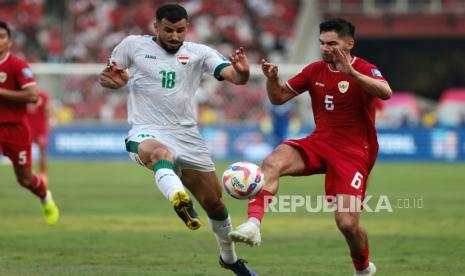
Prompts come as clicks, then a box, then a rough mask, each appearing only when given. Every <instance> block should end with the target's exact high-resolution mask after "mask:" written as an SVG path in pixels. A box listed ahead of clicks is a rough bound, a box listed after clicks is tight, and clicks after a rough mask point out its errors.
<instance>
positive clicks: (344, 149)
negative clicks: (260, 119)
mask: <svg viewBox="0 0 465 276" xmlns="http://www.w3.org/2000/svg"><path fill="white" fill-rule="evenodd" d="M354 34H355V27H354V26H353V25H352V24H351V23H350V22H347V21H346V20H343V19H333V20H329V21H326V22H323V23H321V24H320V51H321V54H322V57H323V60H322V61H317V62H314V63H311V64H310V65H308V66H307V67H305V68H304V69H303V70H302V71H301V72H300V73H299V74H297V75H296V76H295V77H293V78H291V79H290V80H289V81H287V82H286V83H285V84H281V83H280V81H279V77H278V67H277V66H276V65H275V64H271V63H268V62H266V61H265V60H263V61H262V70H263V73H264V75H265V76H266V78H267V82H266V88H267V92H268V97H269V99H270V100H271V102H272V103H273V104H277V105H280V104H284V103H286V102H287V101H289V100H290V99H292V98H294V97H295V96H297V95H299V94H301V93H304V92H305V91H308V92H309V94H310V96H311V98H312V109H313V114H314V118H315V124H316V128H315V130H314V131H313V133H311V134H310V135H309V136H307V137H305V138H303V139H297V140H288V141H285V142H284V143H283V144H281V145H279V146H278V147H277V148H276V149H275V150H274V151H273V152H272V153H271V154H270V155H269V156H267V157H266V159H265V160H264V161H263V164H262V170H263V173H264V175H265V180H266V184H265V187H264V189H263V190H262V191H261V192H260V193H259V194H258V195H257V197H256V198H254V199H252V200H251V201H249V206H248V207H249V208H248V217H249V219H248V221H247V222H246V223H244V224H242V225H240V226H239V227H237V229H236V230H234V231H232V232H231V233H230V235H229V237H230V238H231V239H232V240H234V241H237V242H245V243H247V244H249V245H258V244H259V243H260V242H261V238H260V231H259V227H260V223H261V221H262V218H263V216H264V212H265V208H266V205H267V203H269V201H270V200H271V196H272V195H274V194H276V193H277V191H278V186H279V178H280V177H281V176H284V175H292V176H300V175H312V174H321V173H324V174H325V175H326V179H325V191H326V196H327V197H328V198H331V199H334V200H336V203H337V204H335V206H336V211H335V220H336V224H337V226H338V228H339V230H340V231H341V233H342V234H343V235H344V237H345V239H346V241H347V243H348V245H349V248H350V254H351V257H352V262H353V264H354V267H355V274H354V275H374V273H375V272H376V268H375V266H374V264H373V263H371V262H369V259H368V238H367V232H366V231H365V229H364V228H363V227H362V226H361V225H360V222H359V218H360V209H361V208H360V207H361V202H362V200H363V198H364V196H365V191H366V182H367V179H368V176H369V174H370V171H371V169H372V168H373V165H374V163H375V160H376V156H377V154H378V142H377V137H376V129H375V125H374V122H375V104H374V101H375V99H376V98H380V99H383V100H385V99H389V98H390V97H391V94H392V91H391V88H390V87H389V84H388V83H387V82H386V80H385V79H384V78H383V77H382V75H381V73H380V71H379V70H378V68H376V67H375V66H374V65H372V64H370V63H368V62H367V61H365V60H363V59H361V58H358V57H355V56H352V55H351V54H350V51H351V49H352V48H353V47H354ZM354 203H356V204H354ZM351 204H352V205H351ZM350 207H352V208H350ZM354 207H355V208H354Z"/></svg>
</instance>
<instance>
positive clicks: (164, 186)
mask: <svg viewBox="0 0 465 276" xmlns="http://www.w3.org/2000/svg"><path fill="white" fill-rule="evenodd" d="M155 183H157V186H158V189H160V192H161V193H162V194H163V195H164V196H165V197H166V198H167V199H168V200H169V201H170V202H171V201H172V200H173V196H174V194H175V193H176V192H179V191H183V192H185V191H186V190H185V189H184V186H183V185H182V182H181V179H179V177H178V176H177V175H176V173H174V171H173V170H172V169H167V168H161V169H158V170H157V171H156V172H155Z"/></svg>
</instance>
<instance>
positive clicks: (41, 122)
mask: <svg viewBox="0 0 465 276" xmlns="http://www.w3.org/2000/svg"><path fill="white" fill-rule="evenodd" d="M47 105H48V95H47V93H45V92H43V91H39V100H37V102H36V103H28V104H27V119H28V122H29V126H30V128H31V132H32V133H33V135H32V136H35V135H34V134H39V133H46V132H47V130H48V118H47Z"/></svg>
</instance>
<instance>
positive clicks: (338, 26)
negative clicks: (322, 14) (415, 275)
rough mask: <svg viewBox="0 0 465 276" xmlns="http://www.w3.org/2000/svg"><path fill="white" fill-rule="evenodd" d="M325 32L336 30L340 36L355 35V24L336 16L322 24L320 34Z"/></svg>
mask: <svg viewBox="0 0 465 276" xmlns="http://www.w3.org/2000/svg"><path fill="white" fill-rule="evenodd" d="M324 32H336V33H337V34H338V35H339V37H344V36H350V37H352V38H354V37H355V26H354V25H353V24H352V23H350V22H349V21H347V20H345V19H342V18H334V19H330V20H327V21H324V22H322V23H321V24H320V34H321V33H324Z"/></svg>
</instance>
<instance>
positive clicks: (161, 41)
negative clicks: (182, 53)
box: [160, 39, 183, 54]
mask: <svg viewBox="0 0 465 276" xmlns="http://www.w3.org/2000/svg"><path fill="white" fill-rule="evenodd" d="M182 43H183V42H182V41H181V43H179V46H178V47H176V48H170V47H169V46H168V44H167V43H165V41H163V40H161V39H160V44H161V47H162V48H163V49H165V51H167V52H168V53H170V54H176V53H177V52H178V50H179V48H181V46H182Z"/></svg>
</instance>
